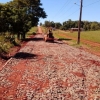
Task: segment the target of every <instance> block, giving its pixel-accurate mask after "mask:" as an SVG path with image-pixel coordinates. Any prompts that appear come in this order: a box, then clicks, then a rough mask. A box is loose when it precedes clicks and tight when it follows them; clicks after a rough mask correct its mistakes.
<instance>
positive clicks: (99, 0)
mask: <svg viewBox="0 0 100 100" xmlns="http://www.w3.org/2000/svg"><path fill="white" fill-rule="evenodd" d="M98 2H100V0H98V1H95V2H92V3H90V4H88V5H86V6H84V7H88V6H91V5H93V4H95V3H98Z"/></svg>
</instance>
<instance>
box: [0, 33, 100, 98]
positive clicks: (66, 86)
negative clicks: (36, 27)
mask: <svg viewBox="0 0 100 100" xmlns="http://www.w3.org/2000/svg"><path fill="white" fill-rule="evenodd" d="M40 37H41V38H43V36H42V34H39V35H37V36H36V37H35V38H39V39H40ZM39 39H35V40H33V41H29V42H27V44H26V45H25V46H24V47H23V48H21V49H20V51H19V52H18V53H17V54H16V56H15V57H13V58H11V59H10V60H9V61H8V62H7V63H6V64H5V65H4V66H3V68H2V69H1V70H0V100H100V57H98V56H96V55H93V54H90V53H88V52H85V51H83V50H81V49H77V48H74V47H72V46H69V45H67V44H65V43H63V42H61V41H55V42H54V43H50V42H44V41H43V40H39Z"/></svg>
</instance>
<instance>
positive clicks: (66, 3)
mask: <svg viewBox="0 0 100 100" xmlns="http://www.w3.org/2000/svg"><path fill="white" fill-rule="evenodd" d="M70 1H71V0H70ZM70 1H69V2H68V1H67V2H65V3H64V5H63V6H62V7H61V8H60V10H59V11H58V12H57V13H56V14H55V16H54V17H56V16H57V15H58V14H59V13H60V14H61V12H62V10H63V9H64V8H65V7H66V5H68V4H69V3H70Z"/></svg>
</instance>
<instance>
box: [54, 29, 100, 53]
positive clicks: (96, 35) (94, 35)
mask: <svg viewBox="0 0 100 100" xmlns="http://www.w3.org/2000/svg"><path fill="white" fill-rule="evenodd" d="M53 33H54V36H55V37H56V38H58V39H60V40H64V41H65V42H66V43H67V44H69V45H71V46H75V47H78V48H80V47H85V48H87V49H90V50H91V51H93V52H100V46H97V45H96V44H93V43H95V42H96V43H98V44H99V45H100V31H83V32H81V35H80V36H81V40H80V44H79V45H78V44H77V35H78V32H73V33H71V32H70V31H62V30H56V31H53ZM83 40H84V41H83ZM85 41H86V42H85ZM87 41H89V42H92V45H91V43H89V42H87Z"/></svg>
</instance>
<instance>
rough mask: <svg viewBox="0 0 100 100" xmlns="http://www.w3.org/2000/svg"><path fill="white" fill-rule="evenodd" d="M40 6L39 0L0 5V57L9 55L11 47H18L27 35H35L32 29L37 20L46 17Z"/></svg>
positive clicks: (15, 1)
mask: <svg viewBox="0 0 100 100" xmlns="http://www.w3.org/2000/svg"><path fill="white" fill-rule="evenodd" d="M41 5H42V4H41V2H40V0H13V1H10V2H7V3H5V4H2V3H0V56H2V54H7V53H9V49H10V48H12V47H13V46H20V45H21V44H20V42H21V40H24V39H25V38H26V37H27V36H28V35H30V34H35V32H36V31H35V30H34V31H33V29H32V27H34V26H37V25H38V22H39V18H46V16H47V15H46V13H45V11H44V9H43V8H41ZM28 32H29V33H28ZM26 34H27V35H26Z"/></svg>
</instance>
